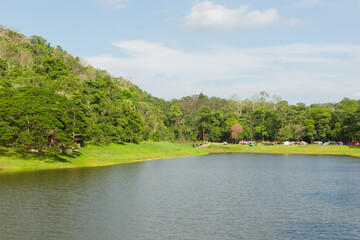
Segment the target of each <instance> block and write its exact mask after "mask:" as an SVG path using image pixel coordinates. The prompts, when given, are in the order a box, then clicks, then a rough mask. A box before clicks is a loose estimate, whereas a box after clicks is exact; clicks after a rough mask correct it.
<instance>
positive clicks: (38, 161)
mask: <svg viewBox="0 0 360 240" xmlns="http://www.w3.org/2000/svg"><path fill="white" fill-rule="evenodd" d="M234 152H238V153H268V154H321V155H344V156H353V157H360V148H359V147H348V146H316V145H308V146H306V147H302V146H283V145H277V146H264V145H258V146H256V147H249V146H247V145H245V146H242V145H222V144H210V145H208V146H205V147H202V148H198V149H196V148H193V147H192V145H191V144H174V143H170V142H159V143H156V142H142V143H140V144H125V145H117V144H111V145H109V146H87V147H84V148H81V149H80V150H79V151H78V152H76V154H74V155H60V156H59V155H39V154H36V153H27V152H16V151H14V150H7V149H0V173H6V172H14V171H30V170H43V169H57V168H80V167H98V166H108V165H116V164H124V163H133V162H140V161H147V160H156V159H165V158H176V157H185V156H195V155H205V154H209V153H210V154H211V153H234Z"/></svg>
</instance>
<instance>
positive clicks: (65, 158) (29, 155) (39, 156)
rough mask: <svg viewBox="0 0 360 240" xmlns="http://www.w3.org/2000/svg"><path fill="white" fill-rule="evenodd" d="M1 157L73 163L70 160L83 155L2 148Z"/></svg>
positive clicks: (0, 149)
mask: <svg viewBox="0 0 360 240" xmlns="http://www.w3.org/2000/svg"><path fill="white" fill-rule="evenodd" d="M0 156H5V157H10V158H19V159H22V160H35V161H45V162H63V163H66V162H68V163H69V162H71V161H70V160H69V158H73V159H74V158H76V157H78V156H81V153H79V152H77V151H73V152H63V153H59V152H29V151H25V150H20V149H13V148H0Z"/></svg>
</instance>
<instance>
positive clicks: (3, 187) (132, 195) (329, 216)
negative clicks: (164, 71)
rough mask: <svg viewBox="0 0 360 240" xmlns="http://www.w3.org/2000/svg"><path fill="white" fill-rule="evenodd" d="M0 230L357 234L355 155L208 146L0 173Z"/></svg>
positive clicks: (86, 235)
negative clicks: (173, 155) (195, 151)
mask: <svg viewBox="0 0 360 240" xmlns="http://www.w3.org/2000/svg"><path fill="white" fill-rule="evenodd" d="M0 239H1V240H8V239H9V240H17V239H24V240H25V239H26V240H29V239H37V240H40V239H46V240H48V239H56V240H60V239H61V240H62V239H64V240H65V239H66V240H67V239H77V240H82V239H84V240H85V239H86V240H89V239H105V240H107V239H121V240H122V239H125V240H127V239H129V240H133V239H154V240H158V239H166V240H170V239H186V240H190V239H194V240H211V239H219V240H227V239H229V240H230V239H231V240H235V239H236V240H238V239H278V240H282V239H295V240H297V239H299V240H300V239H301V240H302V239H351V240H356V239H360V160H359V159H356V158H350V157H339V156H305V155H265V154H214V155H208V156H197V157H188V158H177V159H166V160H157V161H149V162H142V163H134V164H127V165H118V166H111V167H101V168H86V169H65V170H51V171H39V172H28V173H19V174H2V175H0Z"/></svg>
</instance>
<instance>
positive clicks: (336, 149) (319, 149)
mask: <svg viewBox="0 0 360 240" xmlns="http://www.w3.org/2000/svg"><path fill="white" fill-rule="evenodd" d="M206 149H207V150H208V152H209V153H226V152H227V153H228V152H239V153H268V154H320V155H344V156H353V157H360V147H349V146H323V145H307V146H299V145H293V146H284V145H275V146H265V145H262V144H260V145H258V146H254V147H250V146H247V145H222V144H211V145H210V146H208V147H206Z"/></svg>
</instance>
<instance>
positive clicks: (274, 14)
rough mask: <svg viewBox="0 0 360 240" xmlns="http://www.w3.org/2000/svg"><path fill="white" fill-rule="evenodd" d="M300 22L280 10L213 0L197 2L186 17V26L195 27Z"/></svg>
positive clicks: (210, 27)
mask: <svg viewBox="0 0 360 240" xmlns="http://www.w3.org/2000/svg"><path fill="white" fill-rule="evenodd" d="M281 23H283V24H289V25H295V24H300V23H301V21H300V20H299V19H284V18H282V17H280V16H279V14H278V10H277V9H275V8H270V9H266V10H263V11H261V10H255V11H250V10H249V6H242V7H240V8H237V9H229V8H226V7H224V6H222V5H219V4H214V3H212V2H211V1H203V2H199V3H195V5H194V6H193V8H192V9H191V12H190V13H189V14H188V15H187V16H186V17H185V24H184V26H185V27H186V28H195V29H223V28H232V27H238V26H239V27H261V26H271V25H274V24H281Z"/></svg>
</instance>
